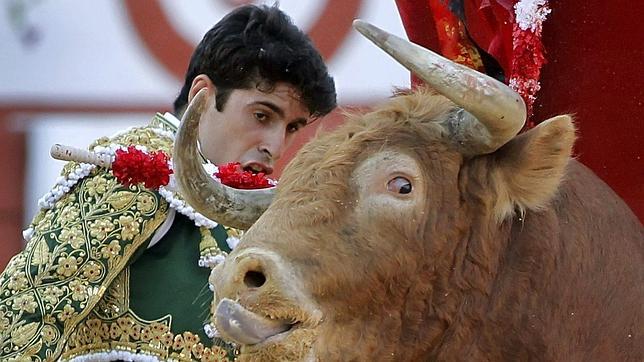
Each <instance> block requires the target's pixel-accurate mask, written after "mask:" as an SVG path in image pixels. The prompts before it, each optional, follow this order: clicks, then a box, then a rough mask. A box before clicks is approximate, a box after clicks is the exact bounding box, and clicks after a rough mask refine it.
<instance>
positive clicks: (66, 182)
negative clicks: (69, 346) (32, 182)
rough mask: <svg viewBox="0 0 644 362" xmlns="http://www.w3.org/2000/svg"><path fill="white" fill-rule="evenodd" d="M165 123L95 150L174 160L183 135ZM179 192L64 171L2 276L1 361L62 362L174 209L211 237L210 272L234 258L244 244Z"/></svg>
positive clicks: (83, 167)
mask: <svg viewBox="0 0 644 362" xmlns="http://www.w3.org/2000/svg"><path fill="white" fill-rule="evenodd" d="M157 118H158V116H157V117H155V120H156V121H155V120H153V122H152V123H151V125H149V126H146V127H136V128H130V129H128V130H126V131H125V132H121V133H119V134H117V135H115V136H113V137H111V138H107V137H104V138H100V139H98V140H96V141H95V142H94V143H92V145H91V146H90V148H89V149H90V150H93V151H95V152H100V153H107V154H110V153H111V154H113V153H114V151H115V150H116V149H118V148H119V147H127V146H129V145H137V146H138V147H143V148H144V149H147V150H150V151H158V150H161V151H164V152H166V153H168V154H172V145H173V138H174V131H175V130H174V129H172V127H171V125H170V124H164V123H163V122H160V121H159V120H158V119H157ZM160 118H161V119H162V117H160ZM166 123H167V122H166ZM171 186H172V185H168V187H166V188H163V189H160V190H159V191H158V192H157V191H154V190H149V189H146V188H145V187H143V186H138V185H130V186H127V187H126V186H123V185H121V184H120V183H119V182H118V181H117V180H116V179H115V178H114V176H113V175H112V174H111V172H110V171H109V170H106V169H101V168H97V167H96V166H93V165H87V164H78V163H76V162H69V163H68V164H66V165H65V166H64V168H63V171H62V173H61V177H59V179H58V180H57V182H56V185H55V186H54V187H53V188H52V191H50V192H49V193H48V194H46V195H45V196H44V197H43V198H42V199H41V200H40V206H41V211H40V212H39V213H38V215H37V216H36V217H35V218H34V220H33V222H32V224H31V225H30V228H29V229H28V230H27V231H26V232H25V238H26V239H27V241H28V242H27V246H26V248H25V250H24V251H23V252H22V253H20V254H18V255H16V256H15V257H14V258H13V259H12V260H11V261H10V262H9V264H8V266H7V268H6V269H5V271H4V272H3V273H2V274H1V275H0V357H2V358H0V359H1V360H3V361H4V360H25V361H27V360H35V361H49V360H57V359H58V357H59V356H60V354H61V352H62V350H63V348H64V346H65V345H66V343H67V341H68V339H69V337H70V335H71V334H72V332H75V334H76V335H78V330H75V329H76V327H80V325H79V323H81V321H83V323H88V322H89V321H86V320H85V321H84V319H85V318H86V317H87V316H88V315H89V313H90V312H91V311H92V309H93V308H94V307H95V306H97V304H98V302H99V301H100V300H101V298H102V297H103V296H104V295H105V292H106V290H107V289H108V287H109V286H110V285H111V284H112V282H113V281H114V280H115V279H116V278H117V276H119V274H120V273H121V272H122V271H123V270H124V269H125V267H126V265H127V264H128V263H129V262H130V261H131V258H132V256H133V255H135V253H136V252H137V251H138V250H140V249H141V248H145V247H146V246H147V244H148V243H149V242H150V239H151V238H152V235H153V234H154V233H155V232H156V230H157V229H158V228H159V226H160V225H161V224H162V223H163V222H164V221H165V220H166V217H167V216H168V212H169V209H170V208H174V209H175V210H176V211H177V212H181V213H182V214H186V215H187V216H189V217H191V219H192V220H193V221H195V223H196V224H197V225H198V226H201V227H202V229H203V230H204V237H203V238H202V244H201V245H200V248H201V249H202V251H203V252H202V259H203V260H201V261H200V262H203V263H204V266H212V265H213V264H214V263H216V262H219V261H220V260H219V259H218V258H219V257H218V255H221V258H223V257H224V256H225V255H226V253H227V252H229V251H230V248H229V247H228V245H227V244H228V243H226V238H228V239H229V240H230V241H229V243H231V242H232V243H235V241H236V239H237V238H236V237H235V236H231V237H228V236H227V235H226V233H225V229H224V228H223V226H219V225H217V224H216V223H214V222H212V221H210V220H207V219H205V218H203V217H202V216H200V215H199V214H197V213H195V212H194V210H192V208H191V207H190V206H189V205H187V204H185V202H184V201H183V200H182V199H181V197H180V196H179V195H178V194H177V193H176V192H175V191H173V190H172V187H171ZM200 224H201V225H200ZM217 227H219V229H220V231H221V230H223V231H224V242H223V243H222V242H219V243H217V241H215V239H214V238H213V237H212V236H214V235H215V234H214V231H212V232H213V234H210V232H211V229H214V228H217ZM207 235H208V236H211V237H206V236H207ZM231 238H232V239H231ZM212 259H217V260H212ZM195 262H197V261H195ZM101 333H107V334H109V331H103V332H101ZM94 337H96V336H94ZM185 337H186V338H189V336H188V335H186V336H185ZM87 338H91V336H89V337H87ZM182 338H183V337H182ZM213 351H214V350H213ZM207 352H208V351H207ZM210 357H212V355H211V356H210Z"/></svg>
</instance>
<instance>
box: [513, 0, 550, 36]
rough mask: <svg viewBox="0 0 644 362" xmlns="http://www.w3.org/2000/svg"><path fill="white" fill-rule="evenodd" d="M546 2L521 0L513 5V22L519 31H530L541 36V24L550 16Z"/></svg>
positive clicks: (541, 0) (544, 0)
mask: <svg viewBox="0 0 644 362" xmlns="http://www.w3.org/2000/svg"><path fill="white" fill-rule="evenodd" d="M550 12H551V10H550V8H549V7H548V1H546V0H521V1H519V2H518V3H516V4H515V5H514V16H515V19H516V20H515V21H516V23H517V25H518V26H519V28H521V30H523V31H526V30H528V29H530V30H531V31H532V32H533V33H535V34H537V35H541V29H542V27H543V22H544V21H546V17H548V14H550Z"/></svg>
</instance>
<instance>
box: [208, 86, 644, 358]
mask: <svg viewBox="0 0 644 362" xmlns="http://www.w3.org/2000/svg"><path fill="white" fill-rule="evenodd" d="M453 107H454V106H453V104H451V103H450V102H449V101H447V100H446V99H445V98H443V97H441V96H438V95H434V94H431V93H428V92H420V93H414V94H409V95H403V96H398V97H396V98H394V99H392V100H390V101H389V102H388V104H386V105H384V106H383V107H381V108H380V109H378V110H376V111H374V112H372V113H369V114H366V115H361V116H354V117H352V119H350V120H349V121H348V122H347V124H346V125H344V126H343V127H341V128H340V129H338V130H337V131H335V132H333V133H330V134H327V135H323V136H321V137H319V138H318V139H316V140H314V141H313V142H311V143H310V144H309V145H307V146H305V147H304V149H303V150H302V151H301V152H300V153H299V154H298V156H297V157H296V158H295V159H294V160H293V162H292V163H291V164H290V165H289V167H288V168H287V170H286V171H285V172H284V175H283V177H282V180H281V184H280V187H279V193H278V195H277V198H276V200H275V202H274V203H273V205H271V207H270V208H269V210H268V211H267V212H266V213H265V214H264V215H263V216H262V217H261V218H260V219H259V220H258V221H257V223H256V224H255V225H254V226H253V227H252V228H251V229H250V230H249V231H248V233H247V234H246V236H245V237H244V239H243V241H242V243H241V244H240V246H239V247H238V249H236V250H235V252H234V253H233V254H231V257H229V258H228V259H227V261H226V263H225V265H223V266H221V267H218V268H217V269H216V270H215V273H214V275H213V280H215V281H216V280H223V281H222V282H218V283H219V284H217V285H216V288H217V297H228V298H236V299H237V300H240V302H241V303H242V304H243V305H245V306H246V307H247V308H249V309H250V310H253V311H254V312H256V313H259V314H265V315H268V314H272V313H275V311H279V310H294V309H296V308H297V304H298V303H296V302H294V301H289V297H286V296H290V295H297V296H298V298H305V299H306V300H309V301H311V302H313V303H314V304H315V305H317V306H318V307H319V309H320V311H321V312H322V315H323V318H322V319H321V320H318V321H314V320H313V319H311V321H307V322H306V323H303V326H302V327H303V330H302V331H300V332H298V333H302V334H303V335H306V338H303V339H302V340H299V339H298V338H296V335H295V333H294V335H293V336H291V337H292V338H290V339H287V340H286V341H285V342H284V343H283V344H280V345H277V346H273V347H271V348H273V349H272V350H267V351H265V354H262V355H259V354H253V355H243V354H242V358H247V359H249V360H270V359H275V360H281V359H283V358H285V357H286V356H287V355H288V357H291V358H303V357H305V356H309V355H308V354H307V353H313V354H314V355H315V358H317V359H319V360H321V361H352V360H355V361H376V360H377V361H419V360H446V361H497V360H507V361H515V360H539V361H554V360H559V361H589V360H603V361H641V360H643V359H644V354H643V353H644V352H643V350H644V339H643V337H642V325H644V311H643V309H642V300H644V283H642V282H643V281H644V269H643V265H644V245H643V239H644V238H643V236H644V235H643V232H642V225H641V224H640V223H639V221H638V220H637V218H636V217H635V216H634V215H633V214H632V212H631V211H630V210H629V209H628V207H627V206H626V205H625V204H624V203H623V202H622V201H621V200H620V199H619V198H618V197H617V196H616V195H615V194H614V193H613V192H612V191H611V190H610V189H609V188H608V187H607V186H606V185H605V184H603V183H602V182H601V181H600V180H599V179H598V178H597V177H596V176H594V175H593V174H592V173H591V172H590V171H589V170H588V169H586V168H585V167H584V166H582V165H581V164H579V163H578V162H576V161H574V160H570V154H571V148H572V143H573V141H574V138H575V135H574V127H573V126H572V123H571V120H570V118H569V117H567V116H562V117H557V118H554V119H552V120H550V121H548V122H545V123H544V124H543V125H541V126H539V127H537V128H535V129H533V130H531V131H528V132H526V133H525V134H523V135H520V136H518V137H516V138H515V139H514V140H512V141H511V142H509V143H508V144H507V145H505V146H504V147H503V148H501V149H500V150H498V151H497V152H494V153H492V154H489V155H482V156H477V157H473V158H468V157H464V156H462V155H461V153H460V152H459V147H458V144H455V143H454V142H453V141H452V140H451V139H450V138H449V134H448V133H447V131H446V127H444V126H443V123H444V122H443V121H444V119H445V117H446V115H447V114H448V112H449V111H450V110H451V109H452V108H453ZM383 152H387V154H400V155H401V156H400V157H401V159H403V160H406V159H411V160H412V161H410V163H411V165H408V166H409V167H410V168H411V169H415V168H414V167H416V166H418V169H419V174H420V177H419V180H414V182H415V185H414V187H415V188H414V190H415V191H419V190H420V191H422V195H420V194H418V193H417V194H414V195H413V196H412V198H411V199H409V200H411V201H410V202H411V203H412V204H411V205H412V207H409V208H402V209H401V210H398V209H396V208H395V207H391V208H389V207H384V208H379V207H372V206H371V205H372V203H373V202H375V204H374V205H378V202H381V201H380V200H381V199H379V198H373V199H372V198H371V197H370V196H369V195H367V197H365V194H364V191H362V190H363V189H365V188H364V187H362V186H363V185H364V184H367V185H372V184H374V183H373V182H371V181H370V180H364V177H362V178H360V177H359V176H360V175H363V174H358V176H356V171H355V170H356V168H364V167H365V166H364V165H365V162H366V161H367V160H370V159H371V158H372V157H376V156H377V155H379V154H384V153H383ZM374 155H376V156H374ZM383 157H384V156H383ZM387 157H389V156H387ZM369 170H370V169H368V170H367V171H369ZM367 171H365V173H364V174H367V175H372V177H373V178H374V179H375V180H376V181H377V180H378V174H377V173H373V172H371V173H369V172H370V171H369V172H367ZM385 171H386V170H383V172H385ZM361 185H362V186H361ZM375 185H376V186H378V185H379V183H378V182H376V183H375ZM420 191H419V192H420ZM384 197H385V198H384V200H389V199H387V197H388V196H384ZM416 198H419V199H416ZM374 200H375V201H374ZM392 200H394V201H392V205H399V204H400V205H406V202H407V201H404V200H407V199H404V198H403V199H400V200H403V201H399V200H398V199H395V198H394V199H392ZM417 200H420V202H419V203H418V205H416V203H415V202H416V201H417ZM386 202H389V201H386ZM514 210H518V211H519V212H518V213H515V212H514ZM251 247H252V248H259V249H263V250H270V251H273V252H275V253H277V254H279V255H280V265H281V267H282V268H284V270H289V271H290V274H289V276H288V278H287V277H285V276H284V275H279V274H280V273H281V272H277V271H276V269H275V268H273V267H271V262H273V261H270V260H259V259H258V265H261V268H259V269H261V272H263V273H265V274H266V277H267V282H266V283H265V284H264V285H263V286H262V287H261V288H248V287H246V286H244V285H243V283H240V282H239V281H240V280H242V279H243V275H244V273H245V272H247V271H248V269H247V268H246V269H244V268H241V267H240V266H239V265H240V263H237V262H236V261H235V259H236V258H235V255H238V254H239V253H241V252H243V251H244V250H247V249H248V248H251ZM258 258H259V257H258ZM269 296H270V298H269ZM272 298H277V300H280V302H279V303H275V302H270V301H269V300H272ZM280 303H282V304H283V306H280V305H278V304H280ZM298 313H300V312H294V314H293V315H294V316H297V315H299V314H298ZM309 345H312V346H313V347H312V350H309Z"/></svg>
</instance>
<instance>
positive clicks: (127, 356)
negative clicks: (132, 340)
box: [69, 351, 161, 362]
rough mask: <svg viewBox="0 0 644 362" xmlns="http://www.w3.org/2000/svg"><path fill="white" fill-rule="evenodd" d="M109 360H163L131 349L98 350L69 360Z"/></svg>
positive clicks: (85, 361)
mask: <svg viewBox="0 0 644 362" xmlns="http://www.w3.org/2000/svg"><path fill="white" fill-rule="evenodd" d="M108 361H131V362H161V360H160V359H158V358H156V357H154V356H151V355H146V354H141V353H133V352H129V351H110V352H96V353H90V354H86V355H83V356H78V357H74V358H72V359H70V360H69V362H108Z"/></svg>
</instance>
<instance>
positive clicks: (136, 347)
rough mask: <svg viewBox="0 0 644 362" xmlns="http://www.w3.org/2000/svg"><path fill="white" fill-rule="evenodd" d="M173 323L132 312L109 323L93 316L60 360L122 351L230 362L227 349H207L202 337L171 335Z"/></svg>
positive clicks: (185, 333)
mask: <svg viewBox="0 0 644 362" xmlns="http://www.w3.org/2000/svg"><path fill="white" fill-rule="evenodd" d="M171 323H172V318H171V317H170V316H166V317H164V318H161V319H157V320H154V321H144V320H142V319H141V318H139V317H138V316H136V315H135V314H134V313H133V312H131V311H128V312H127V313H124V314H123V315H122V316H120V317H117V318H112V319H110V320H101V319H98V318H96V316H95V315H94V314H92V315H90V317H88V319H87V320H86V321H84V322H81V323H80V324H79V325H78V326H77V328H76V329H75V332H74V333H73V334H72V335H71V336H70V337H69V340H68V343H67V349H66V350H65V351H64V352H63V354H62V356H61V359H62V360H63V361H64V360H69V359H72V358H74V357H78V356H82V355H85V354H90V353H97V352H109V351H115V350H122V351H128V352H130V353H137V354H149V355H153V356H157V357H160V358H162V359H173V360H178V361H195V360H197V361H213V362H214V361H228V354H227V352H226V350H225V349H224V348H222V347H220V346H217V345H215V346H212V347H205V346H204V345H203V343H201V341H200V340H199V336H197V335H195V334H193V333H190V332H183V333H181V334H176V335H175V334H174V333H172V332H171V331H170V327H169V326H170V324H171Z"/></svg>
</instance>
